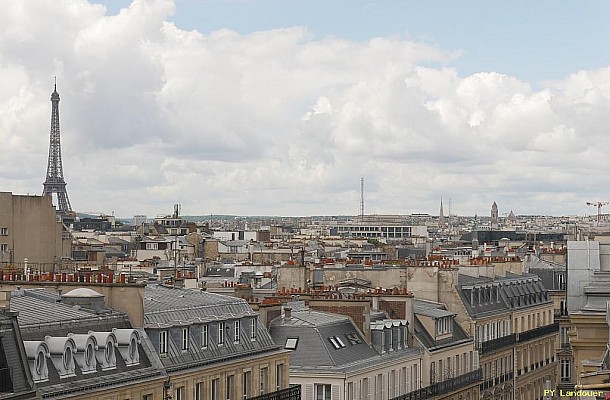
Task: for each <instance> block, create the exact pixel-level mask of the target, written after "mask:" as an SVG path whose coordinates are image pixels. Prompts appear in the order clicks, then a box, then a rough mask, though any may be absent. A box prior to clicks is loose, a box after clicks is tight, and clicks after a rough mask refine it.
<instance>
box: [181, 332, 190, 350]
mask: <svg viewBox="0 0 610 400" xmlns="http://www.w3.org/2000/svg"><path fill="white" fill-rule="evenodd" d="M188 349H189V328H182V351H186V350H188Z"/></svg>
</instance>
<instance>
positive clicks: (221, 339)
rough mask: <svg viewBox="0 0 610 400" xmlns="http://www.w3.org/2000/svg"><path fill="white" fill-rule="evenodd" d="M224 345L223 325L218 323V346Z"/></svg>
mask: <svg viewBox="0 0 610 400" xmlns="http://www.w3.org/2000/svg"><path fill="white" fill-rule="evenodd" d="M224 343H225V323H224V322H219V323H218V345H219V346H222V345H223V344H224Z"/></svg>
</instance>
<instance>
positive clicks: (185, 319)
mask: <svg viewBox="0 0 610 400" xmlns="http://www.w3.org/2000/svg"><path fill="white" fill-rule="evenodd" d="M237 320H238V321H239V322H240V325H239V328H240V334H239V339H240V340H239V341H238V342H235V341H234V340H233V339H234V333H235V332H234V331H233V329H234V327H235V321H237ZM221 323H224V324H225V330H224V333H225V340H224V343H223V344H222V345H219V344H218V325H219V324H221ZM251 323H255V324H256V326H255V328H256V338H255V339H254V340H251V338H250V328H251V327H250V324H251ZM144 324H145V325H144V327H145V329H146V331H147V333H148V335H149V337H150V338H151V341H152V343H153V345H154V346H155V348H158V347H157V346H158V345H159V332H160V331H167V332H168V347H167V355H166V356H164V357H162V358H161V362H162V363H163V365H164V366H165V368H166V370H167V371H176V370H181V369H187V368H195V367H199V366H204V365H209V364H213V363H218V362H223V361H226V360H227V359H229V358H230V359H235V358H244V359H246V358H247V357H252V356H255V355H257V354H262V353H269V352H278V351H284V350H282V349H281V347H280V346H278V345H276V344H275V342H274V341H273V339H271V336H270V335H269V332H268V331H267V330H266V329H265V326H264V325H263V324H262V323H260V322H259V321H258V315H257V314H256V313H255V312H254V311H252V308H251V307H250V305H249V304H248V303H247V302H246V301H245V300H243V299H239V298H236V297H230V296H225V295H221V294H216V293H208V292H205V291H197V290H191V289H178V288H171V287H168V286H164V285H148V286H147V287H146V289H145V298H144ZM204 325H207V326H208V332H209V341H208V346H207V347H205V348H203V346H202V329H203V326H204ZM183 328H188V343H189V346H188V348H187V349H185V350H183V349H182V346H181V344H182V342H181V339H182V337H181V335H182V329H183Z"/></svg>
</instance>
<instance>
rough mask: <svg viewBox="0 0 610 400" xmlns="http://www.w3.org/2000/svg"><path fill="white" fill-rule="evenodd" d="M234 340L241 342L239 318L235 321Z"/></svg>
mask: <svg viewBox="0 0 610 400" xmlns="http://www.w3.org/2000/svg"><path fill="white" fill-rule="evenodd" d="M233 342H234V343H239V320H235V322H234V323H233Z"/></svg>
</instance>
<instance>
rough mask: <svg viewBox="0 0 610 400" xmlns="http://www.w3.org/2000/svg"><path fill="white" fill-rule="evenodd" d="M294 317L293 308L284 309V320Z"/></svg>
mask: <svg viewBox="0 0 610 400" xmlns="http://www.w3.org/2000/svg"><path fill="white" fill-rule="evenodd" d="M291 317H292V308H291V307H285V308H284V319H290V318H291Z"/></svg>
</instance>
